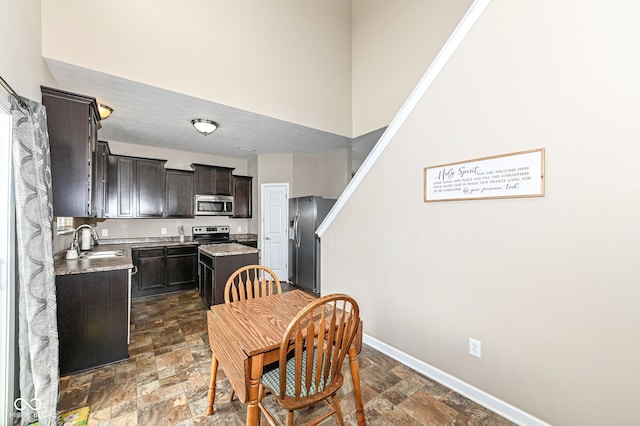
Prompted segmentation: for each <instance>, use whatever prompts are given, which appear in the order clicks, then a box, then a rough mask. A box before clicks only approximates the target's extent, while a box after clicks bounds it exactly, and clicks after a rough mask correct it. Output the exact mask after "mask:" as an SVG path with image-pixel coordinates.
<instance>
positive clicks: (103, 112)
mask: <svg viewBox="0 0 640 426" xmlns="http://www.w3.org/2000/svg"><path fill="white" fill-rule="evenodd" d="M112 112H113V108H111V107H110V106H109V105H105V104H98V114H100V119H101V120H106V119H107V118H109V116H110V115H111V113H112Z"/></svg>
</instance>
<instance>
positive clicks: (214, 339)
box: [207, 290, 366, 425]
mask: <svg viewBox="0 0 640 426" xmlns="http://www.w3.org/2000/svg"><path fill="white" fill-rule="evenodd" d="M315 299H316V298H315V297H314V296H313V295H310V294H308V293H305V292H304V291H301V290H293V291H287V292H284V293H280V294H273V295H270V296H266V297H261V298H256V299H250V300H242V301H238V302H232V303H225V304H220V305H213V306H211V309H210V310H209V311H208V312H207V325H208V327H207V329H208V333H209V345H210V346H211V351H212V356H211V381H210V383H209V395H208V402H207V415H211V414H213V412H214V410H213V404H214V401H215V394H216V374H217V370H218V366H220V367H221V368H222V370H223V371H224V373H225V375H226V376H227V378H228V380H229V382H230V383H231V386H232V387H233V389H234V391H235V393H236V395H237V397H238V399H239V400H240V401H241V402H243V403H246V404H247V421H246V424H247V425H257V424H259V420H260V409H259V407H258V397H259V395H258V390H259V386H260V378H261V377H262V371H263V367H264V366H265V365H268V364H270V363H273V362H277V361H278V352H279V350H280V342H281V341H282V338H283V335H284V332H285V330H286V329H287V327H288V325H289V323H290V322H291V320H292V319H293V317H295V316H296V314H297V313H298V312H299V311H300V310H301V309H302V308H304V307H305V306H306V305H308V304H309V303H310V302H312V301H314V300H315ZM361 342H362V323H360V327H359V329H358V335H357V336H356V339H354V343H353V344H352V345H351V347H350V349H349V367H350V370H351V377H352V380H353V392H354V396H355V404H356V414H357V419H358V424H359V425H365V424H366V420H365V416H364V406H363V403H362V392H361V388H360V370H359V368H358V358H357V355H358V352H359V349H360V346H361Z"/></svg>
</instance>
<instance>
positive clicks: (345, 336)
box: [258, 294, 360, 426]
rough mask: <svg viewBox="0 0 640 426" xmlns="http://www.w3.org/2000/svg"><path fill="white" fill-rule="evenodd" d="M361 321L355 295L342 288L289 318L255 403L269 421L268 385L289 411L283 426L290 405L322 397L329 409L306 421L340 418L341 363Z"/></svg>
mask: <svg viewBox="0 0 640 426" xmlns="http://www.w3.org/2000/svg"><path fill="white" fill-rule="evenodd" d="M359 323H360V310H359V308H358V304H357V303H356V301H355V300H354V299H353V298H351V297H349V296H347V295H344V294H332V295H328V296H324V297H321V298H319V299H317V300H315V301H313V302H311V303H310V304H309V305H307V306H306V307H305V308H303V309H302V310H301V311H300V312H299V313H298V315H296V317H295V318H294V319H293V320H292V321H291V323H290V324H289V327H288V328H287V331H286V332H285V334H284V336H283V339H282V342H281V343H280V352H279V361H278V368H276V369H274V370H271V371H268V372H266V373H263V375H262V379H261V386H260V394H259V400H258V406H259V407H260V410H261V411H262V413H263V414H264V415H265V417H266V418H267V421H268V422H269V424H270V425H277V422H276V420H275V418H274V416H273V415H272V414H271V413H270V412H269V410H268V409H267V408H266V407H265V406H264V404H263V403H262V399H263V398H264V397H265V395H266V392H267V391H270V392H271V393H272V394H273V395H274V396H275V399H276V401H277V402H278V404H280V406H282V408H284V409H285V410H286V411H287V426H291V425H293V417H294V411H295V410H298V409H301V408H305V407H310V406H312V405H314V404H316V403H318V402H320V401H322V402H324V403H325V404H326V405H327V406H328V407H329V408H330V411H329V412H328V413H325V414H323V415H322V416H320V417H318V418H317V419H315V420H313V421H311V422H309V423H307V424H308V425H316V424H318V423H320V422H322V421H323V420H324V419H326V418H328V417H330V416H332V415H334V414H335V416H336V419H337V420H338V424H340V425H343V424H344V420H343V417H342V411H341V410H340V402H339V401H338V397H337V395H336V392H337V391H338V389H340V387H341V386H342V382H343V380H344V379H343V376H342V372H341V370H342V363H343V361H344V358H345V357H346V356H347V353H348V351H349V348H350V346H351V344H352V342H353V339H354V338H355V335H356V331H357V329H358V324H359Z"/></svg>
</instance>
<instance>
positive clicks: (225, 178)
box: [191, 164, 233, 195]
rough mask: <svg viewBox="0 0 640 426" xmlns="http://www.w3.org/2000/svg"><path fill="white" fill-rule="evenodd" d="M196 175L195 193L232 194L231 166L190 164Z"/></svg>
mask: <svg viewBox="0 0 640 426" xmlns="http://www.w3.org/2000/svg"><path fill="white" fill-rule="evenodd" d="M191 168H192V169H193V170H194V171H195V176H196V194H206V195H232V194H233V180H232V178H231V173H232V172H233V168H230V167H218V166H207V165H206V164H191Z"/></svg>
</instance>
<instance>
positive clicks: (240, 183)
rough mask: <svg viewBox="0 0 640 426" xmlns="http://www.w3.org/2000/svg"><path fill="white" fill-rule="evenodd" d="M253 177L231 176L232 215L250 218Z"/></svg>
mask: <svg viewBox="0 0 640 426" xmlns="http://www.w3.org/2000/svg"><path fill="white" fill-rule="evenodd" d="M252 184H253V178H252V177H251V176H233V216H232V217H235V218H250V217H251V213H252V211H251V210H252V208H251V202H252V200H251V197H252V194H253V190H252Z"/></svg>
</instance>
